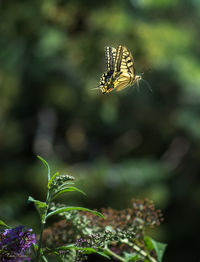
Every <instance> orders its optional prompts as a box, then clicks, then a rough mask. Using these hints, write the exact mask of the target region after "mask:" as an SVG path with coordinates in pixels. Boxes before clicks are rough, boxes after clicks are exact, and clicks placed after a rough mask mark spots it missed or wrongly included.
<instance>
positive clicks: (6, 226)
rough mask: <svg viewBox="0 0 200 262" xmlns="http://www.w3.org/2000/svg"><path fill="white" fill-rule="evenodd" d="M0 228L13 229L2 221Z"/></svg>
mask: <svg viewBox="0 0 200 262" xmlns="http://www.w3.org/2000/svg"><path fill="white" fill-rule="evenodd" d="M0 226H1V227H5V228H11V227H10V226H8V225H7V224H6V223H5V222H3V220H0Z"/></svg>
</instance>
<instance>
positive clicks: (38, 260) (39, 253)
mask: <svg viewBox="0 0 200 262" xmlns="http://www.w3.org/2000/svg"><path fill="white" fill-rule="evenodd" d="M49 204H50V197H49V189H48V188H47V197H46V205H47V207H46V211H45V213H44V218H43V219H42V221H41V227H40V239H39V244H38V251H37V257H36V258H37V260H36V261H37V262H40V257H41V249H42V237H43V231H44V225H45V223H46V217H47V211H48V209H49Z"/></svg>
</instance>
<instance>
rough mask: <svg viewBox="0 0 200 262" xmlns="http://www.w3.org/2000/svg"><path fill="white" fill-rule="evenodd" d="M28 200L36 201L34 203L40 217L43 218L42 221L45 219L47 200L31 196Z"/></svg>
mask: <svg viewBox="0 0 200 262" xmlns="http://www.w3.org/2000/svg"><path fill="white" fill-rule="evenodd" d="M28 201H29V202H33V203H34V205H35V207H36V210H37V211H38V213H39V215H40V217H41V218H42V221H44V217H45V212H46V209H47V205H46V203H45V202H41V201H39V200H35V199H34V198H33V197H31V196H29V198H28Z"/></svg>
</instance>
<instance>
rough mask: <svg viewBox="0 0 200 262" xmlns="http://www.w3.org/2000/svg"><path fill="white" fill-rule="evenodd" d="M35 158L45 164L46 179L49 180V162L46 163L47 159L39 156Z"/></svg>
mask: <svg viewBox="0 0 200 262" xmlns="http://www.w3.org/2000/svg"><path fill="white" fill-rule="evenodd" d="M37 158H38V159H40V160H41V161H42V163H43V164H44V166H46V168H47V171H48V173H47V177H48V181H50V166H49V164H48V163H47V161H46V160H44V158H42V157H41V156H37Z"/></svg>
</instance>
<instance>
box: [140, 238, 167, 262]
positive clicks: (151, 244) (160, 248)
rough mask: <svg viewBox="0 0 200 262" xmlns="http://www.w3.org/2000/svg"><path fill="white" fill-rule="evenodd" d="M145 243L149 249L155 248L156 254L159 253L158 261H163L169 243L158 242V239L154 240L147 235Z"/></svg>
mask: <svg viewBox="0 0 200 262" xmlns="http://www.w3.org/2000/svg"><path fill="white" fill-rule="evenodd" d="M145 245H146V248H147V250H152V249H154V250H155V252H156V255H157V259H158V262H162V257H163V255H164V252H165V249H166V247H167V244H165V243H161V242H157V241H155V240H153V239H152V238H150V237H147V236H146V237H145Z"/></svg>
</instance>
